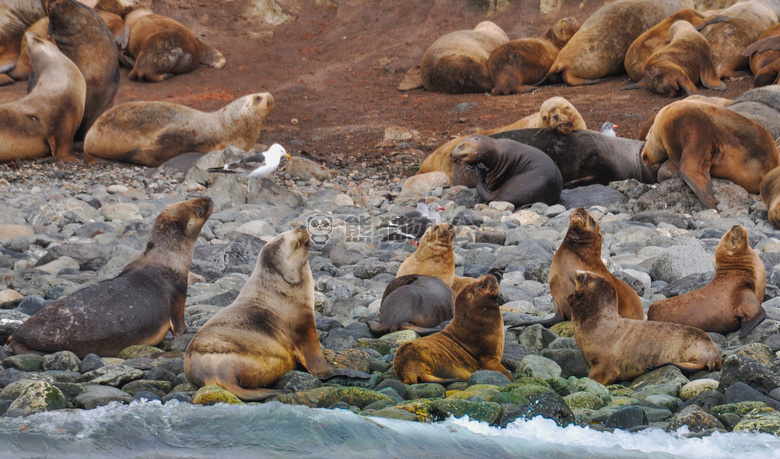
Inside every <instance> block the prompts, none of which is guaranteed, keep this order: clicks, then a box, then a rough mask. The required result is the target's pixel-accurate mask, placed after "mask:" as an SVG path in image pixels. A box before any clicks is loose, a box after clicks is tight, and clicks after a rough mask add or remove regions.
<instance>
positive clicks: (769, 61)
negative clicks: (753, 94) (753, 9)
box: [742, 24, 780, 88]
mask: <svg viewBox="0 0 780 459" xmlns="http://www.w3.org/2000/svg"><path fill="white" fill-rule="evenodd" d="M742 55H743V56H745V57H748V58H749V59H750V61H749V63H750V71H751V72H752V73H753V75H755V76H754V77H753V87H755V88H758V87H761V86H766V85H769V84H777V83H778V82H779V81H780V80H779V79H778V75H780V24H775V25H773V26H772V27H770V28H768V29H766V30H764V31H763V32H761V35H759V36H758V38H757V39H756V41H755V42H754V43H753V44H752V45H750V46H748V47H747V48H745V49H744V51H742Z"/></svg>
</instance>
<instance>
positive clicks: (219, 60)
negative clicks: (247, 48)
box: [198, 40, 227, 69]
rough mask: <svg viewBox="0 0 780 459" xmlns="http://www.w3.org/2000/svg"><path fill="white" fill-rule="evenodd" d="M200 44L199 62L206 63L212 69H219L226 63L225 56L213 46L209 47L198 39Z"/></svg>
mask: <svg viewBox="0 0 780 459" xmlns="http://www.w3.org/2000/svg"><path fill="white" fill-rule="evenodd" d="M198 45H199V46H200V63H201V64H203V65H208V66H209V67H211V68H213V69H221V68H222V67H224V66H225V64H226V63H227V60H225V56H223V55H222V53H220V52H219V50H217V49H216V48H214V47H211V46H209V45H207V44H205V43H203V42H202V41H200V40H198Z"/></svg>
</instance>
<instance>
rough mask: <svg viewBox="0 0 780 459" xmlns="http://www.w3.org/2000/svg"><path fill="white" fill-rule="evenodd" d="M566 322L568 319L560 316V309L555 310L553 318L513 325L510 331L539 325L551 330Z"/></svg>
mask: <svg viewBox="0 0 780 459" xmlns="http://www.w3.org/2000/svg"><path fill="white" fill-rule="evenodd" d="M564 320H566V319H565V318H564V317H563V315H558V308H555V315H553V316H552V317H548V318H547V319H542V320H534V321H531V322H523V323H521V324H517V325H512V326H510V327H509V330H517V329H518V328H520V327H527V326H529V325H536V324H539V325H541V326H543V327H545V328H550V327H552V326H553V325H555V324H557V323H560V322H563V321H564Z"/></svg>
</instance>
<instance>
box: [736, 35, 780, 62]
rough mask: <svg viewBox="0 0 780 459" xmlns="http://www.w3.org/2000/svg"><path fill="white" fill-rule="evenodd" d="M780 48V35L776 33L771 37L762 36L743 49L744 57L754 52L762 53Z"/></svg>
mask: <svg viewBox="0 0 780 459" xmlns="http://www.w3.org/2000/svg"><path fill="white" fill-rule="evenodd" d="M770 50H780V35H774V36H771V37H766V38H762V39H761V40H758V41H757V42H755V43H753V44H752V45H750V46H748V47H747V48H745V50H744V51H742V55H743V56H744V57H748V56H750V55H751V54H754V53H762V52H764V51H770Z"/></svg>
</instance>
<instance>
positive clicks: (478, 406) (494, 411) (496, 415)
mask: <svg viewBox="0 0 780 459" xmlns="http://www.w3.org/2000/svg"><path fill="white" fill-rule="evenodd" d="M430 412H431V414H432V415H433V417H434V418H435V419H436V420H442V421H443V420H444V419H446V418H448V417H449V416H455V417H456V418H460V417H463V416H468V417H469V419H471V420H472V421H484V422H487V423H488V424H491V425H495V424H497V423H498V421H499V420H500V419H501V416H503V414H504V409H503V408H502V407H501V405H499V404H498V403H491V402H478V401H472V400H453V399H440V400H434V401H433V402H432V403H431V408H430Z"/></svg>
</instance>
